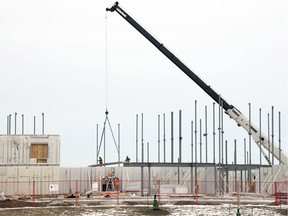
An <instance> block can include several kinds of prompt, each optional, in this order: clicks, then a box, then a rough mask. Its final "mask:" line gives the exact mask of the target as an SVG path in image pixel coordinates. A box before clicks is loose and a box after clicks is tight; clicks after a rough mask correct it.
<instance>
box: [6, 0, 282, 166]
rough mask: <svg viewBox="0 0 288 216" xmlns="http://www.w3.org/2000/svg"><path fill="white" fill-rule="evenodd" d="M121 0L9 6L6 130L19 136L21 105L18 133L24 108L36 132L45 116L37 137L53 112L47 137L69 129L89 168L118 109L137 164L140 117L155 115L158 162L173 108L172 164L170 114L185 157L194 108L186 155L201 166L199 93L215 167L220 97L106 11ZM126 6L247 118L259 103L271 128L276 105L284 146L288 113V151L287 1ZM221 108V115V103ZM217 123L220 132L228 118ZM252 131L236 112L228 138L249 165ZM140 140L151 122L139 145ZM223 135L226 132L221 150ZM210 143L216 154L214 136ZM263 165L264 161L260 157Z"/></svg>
mask: <svg viewBox="0 0 288 216" xmlns="http://www.w3.org/2000/svg"><path fill="white" fill-rule="evenodd" d="M113 3H114V1H110V0H109V1H107V0H105V1H104V0H94V1H90V0H89V1H88V0H87V1H80V0H67V1H64V0H50V1H38V0H35V1H31V0H26V1H22V0H1V1H0V73H1V79H0V90H1V107H0V111H1V112H0V133H1V134H5V133H6V132H7V130H6V127H7V126H6V118H7V115H9V114H12V115H14V113H15V112H17V113H18V124H17V133H21V124H20V122H21V118H20V116H21V114H24V116H25V134H32V133H33V116H36V117H37V131H36V132H37V133H41V130H42V129H41V113H45V133H46V134H59V135H60V136H61V166H87V165H90V164H95V163H96V158H95V157H96V125H97V124H99V138H100V132H101V131H102V129H103V123H104V120H105V109H106V108H108V111H109V115H108V117H109V120H110V123H111V126H112V128H113V132H114V135H115V137H116V139H117V137H118V133H117V132H118V131H117V125H118V124H120V127H121V134H120V140H121V160H124V159H125V157H126V155H129V157H130V158H131V160H132V161H135V158H136V156H135V148H136V147H135V143H136V134H135V133H136V114H139V115H141V113H143V115H144V128H143V131H144V144H145V160H146V145H147V142H149V145H150V161H158V158H157V155H158V154H157V145H158V137H157V135H158V130H157V118H158V115H161V161H163V130H164V129H163V114H164V113H165V114H166V126H165V127H166V161H171V157H170V155H171V152H170V148H171V147H170V143H171V142H170V139H171V135H170V130H171V125H170V121H171V119H170V115H171V114H170V113H171V112H174V123H175V124H174V149H175V151H174V161H176V160H177V159H176V158H177V157H178V143H179V141H178V137H179V132H178V128H179V123H178V121H179V120H178V119H179V117H178V112H179V110H182V137H183V139H182V145H183V147H182V148H183V156H182V161H184V162H190V161H191V160H190V158H191V155H190V152H191V133H190V130H191V129H190V125H191V121H194V115H195V100H197V111H198V113H197V118H198V121H199V122H200V119H202V133H204V126H205V125H204V116H205V115H204V107H205V106H207V110H208V161H209V162H212V159H213V157H212V150H211V149H212V132H213V131H212V129H213V128H212V104H213V101H212V99H211V98H210V97H209V96H207V95H206V93H204V92H203V90H201V89H200V88H199V87H198V86H197V85H196V84H195V83H194V82H193V81H192V80H190V79H189V78H188V77H187V76H186V75H185V74H184V73H183V72H182V71H180V70H179V69H178V68H177V67H176V66H175V65H173V63H171V62H170V61H169V60H168V59H167V58H166V57H165V56H164V55H163V54H162V53H160V52H159V51H158V50H157V49H156V48H155V47H153V45H152V44H150V42H149V41H147V40H146V39H145V38H144V37H143V36H142V35H141V34H140V33H138V32H137V31H136V30H135V29H134V28H133V27H132V26H131V25H130V24H129V23H128V22H126V21H125V20H124V19H123V18H122V17H121V16H119V15H118V14H117V13H116V12H115V13H110V12H109V13H107V18H105V17H106V11H105V8H106V7H108V6H111V5H112V4H113ZM120 5H121V6H122V8H124V9H125V10H126V11H127V12H128V13H129V14H130V15H132V16H133V17H134V18H135V19H136V20H137V21H138V22H139V23H140V24H141V25H143V26H144V27H145V28H146V29H147V30H148V31H149V32H150V33H152V34H153V35H154V36H155V37H156V38H157V39H159V40H160V41H161V43H163V44H164V45H165V46H166V47H167V48H169V49H170V50H171V51H172V52H173V53H174V54H175V55H177V57H178V58H180V59H181V60H182V61H183V62H184V63H185V64H187V66H189V67H190V68H191V69H192V71H193V72H195V73H196V74H197V75H198V76H200V77H201V78H203V80H204V81H205V82H207V83H208V84H209V85H211V86H212V87H213V88H214V89H215V90H216V92H218V93H219V94H221V95H222V96H223V97H224V98H225V99H226V100H227V101H228V102H229V103H230V104H233V105H234V106H235V107H237V108H238V109H239V110H240V111H241V112H242V113H243V114H244V115H246V116H247V117H248V114H249V113H248V103H251V104H252V106H251V107H252V122H253V123H254V124H255V125H257V126H259V108H261V109H262V130H263V131H265V133H266V134H267V130H268V126H267V119H268V117H267V116H268V113H270V117H271V106H274V107H275V113H274V116H275V119H274V121H275V132H274V133H275V142H276V144H277V145H278V140H279V136H278V134H279V126H278V125H279V123H278V122H279V117H278V116H279V114H278V112H279V111H280V112H281V137H280V138H281V143H282V146H283V148H284V151H285V152H288V146H287V144H288V143H287V141H288V139H287V127H288V125H287V122H288V116H287V110H288V95H287V94H288V93H287V92H288V89H287V84H288V80H287V71H288V63H287V62H288V60H287V59H288V43H287V38H288V27H287V26H288V15H287V11H288V6H287V1H285V0H283V1H280V0H279V1H274V0H273V1H272V0H270V1H268V0H261V1H260V0H259V1H255V0H252V1H251V0H249V1H248V0H247V1H232V0H227V1H215V0H204V1H203V0H201V1H200V0H199V1H196V0H195V1H191V0H177V1H174V0H173V1H172V0H171V1H170V0H158V1H150V0H145V1H135V0H122V1H120ZM105 29H107V34H106V30H105ZM106 41H107V50H106ZM106 51H107V59H106ZM106 60H107V67H106ZM106 77H107V79H106ZM106 80H107V86H106ZM106 87H107V88H106ZM106 89H107V91H106ZM106 95H107V97H106ZM106 105H107V106H106ZM216 113H217V116H216V118H218V107H217V112H216ZM270 121H271V119H270ZM139 124H140V119H139ZM216 124H217V127H216V129H217V128H218V119H217V123H216ZM13 125H14V123H13ZM13 125H12V127H13ZM106 129H107V130H108V129H109V127H107V128H106ZM12 132H14V129H13V130H12ZM197 134H198V135H197V136H199V134H200V131H199V126H198V133H197ZM106 135H107V142H106V161H107V162H111V161H117V154H116V152H117V151H116V148H115V146H114V143H113V141H112V139H111V134H110V132H109V131H107V134H106ZM244 138H246V139H247V140H248V135H247V133H246V132H245V131H244V129H242V128H238V127H237V126H236V123H235V122H234V121H233V120H231V119H229V117H228V116H227V115H224V139H225V140H227V142H228V144H229V145H228V146H229V147H228V148H229V151H230V152H232V150H233V147H234V145H233V143H234V139H236V140H237V143H238V145H237V146H238V149H237V151H238V152H239V157H238V161H239V163H243V159H242V156H243V155H244V148H243V140H244ZM140 139H141V137H140V126H139V144H140V143H141V140H140ZM218 140H219V138H218V132H217V136H216V141H217V142H216V145H217V146H218ZM197 142H200V137H198V138H197ZM202 143H203V150H202V151H203V153H204V152H205V140H204V137H202ZM199 144H200V143H198V145H199ZM139 148H140V146H139ZM198 149H199V147H198ZM216 149H217V151H216V153H217V152H218V147H217V148H216ZM252 150H253V155H257V154H258V153H259V149H258V147H257V146H256V144H255V143H252ZM101 155H102V156H103V144H102V148H101ZM232 155H233V154H230V155H229V162H232V161H233V158H232ZM139 158H140V152H139ZM199 158H200V157H199V156H198V160H199ZM202 158H203V161H205V156H204V155H203V156H202ZM217 158H218V153H217ZM262 160H263V161H264V159H262ZM252 162H255V163H256V162H259V157H253V158H252Z"/></svg>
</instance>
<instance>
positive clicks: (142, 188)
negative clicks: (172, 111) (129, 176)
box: [141, 113, 144, 196]
mask: <svg viewBox="0 0 288 216" xmlns="http://www.w3.org/2000/svg"><path fill="white" fill-rule="evenodd" d="M141 142H142V165H141V196H144V192H143V191H144V170H143V169H144V167H143V163H144V139H143V113H141Z"/></svg>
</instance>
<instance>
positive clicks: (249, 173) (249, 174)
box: [248, 103, 252, 192]
mask: <svg viewBox="0 0 288 216" xmlns="http://www.w3.org/2000/svg"><path fill="white" fill-rule="evenodd" d="M248 105H249V131H248V134H249V169H248V182H249V192H252V187H251V183H252V173H251V153H252V150H251V103H248Z"/></svg>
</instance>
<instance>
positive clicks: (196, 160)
mask: <svg viewBox="0 0 288 216" xmlns="http://www.w3.org/2000/svg"><path fill="white" fill-rule="evenodd" d="M194 122H195V136H194V137H195V163H197V162H198V159H197V100H195V120H194Z"/></svg>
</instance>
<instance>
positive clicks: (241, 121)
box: [106, 2, 288, 164]
mask: <svg viewBox="0 0 288 216" xmlns="http://www.w3.org/2000/svg"><path fill="white" fill-rule="evenodd" d="M106 11H110V12H114V11H116V12H117V13H118V14H119V15H120V16H122V17H123V18H124V19H125V20H126V21H127V22H129V23H130V24H131V25H132V26H133V27H134V28H135V29H136V30H137V31H139V32H140V33H141V34H142V35H143V36H144V37H145V38H146V39H147V40H149V41H150V42H151V43H152V44H153V45H154V46H155V47H156V48H157V49H158V50H160V51H161V52H162V53H163V54H164V55H165V56H166V57H167V58H168V59H169V60H170V61H172V62H173V63H174V64H175V65H176V66H177V67H178V68H179V69H181V70H182V71H183V72H184V73H185V74H186V75H187V76H188V77H190V79H192V80H193V81H194V82H195V83H196V84H197V85H198V86H199V87H200V88H202V89H203V90H204V91H205V92H206V93H207V94H208V95H209V96H210V97H211V98H212V99H213V100H214V101H215V102H217V103H218V104H219V102H220V106H222V107H223V109H224V110H225V112H226V114H228V115H229V116H230V117H231V118H232V119H234V120H235V121H236V122H237V124H238V126H241V127H243V128H244V129H245V130H246V131H247V132H248V134H249V133H250V134H251V135H252V137H253V140H254V141H255V142H256V144H257V145H258V146H259V147H261V146H264V147H265V148H266V149H267V150H268V151H269V152H271V153H272V154H273V155H274V156H275V157H276V158H277V159H278V160H279V161H280V162H281V163H282V164H288V157H287V156H286V155H285V153H284V152H283V151H282V150H280V149H278V148H277V147H276V146H275V145H271V144H270V143H269V141H268V138H267V137H266V136H265V135H263V134H261V136H260V133H259V130H258V129H257V127H256V126H254V125H252V124H251V122H249V120H248V119H247V118H246V117H245V116H244V115H242V114H241V112H240V111H239V110H237V109H236V108H235V107H233V106H232V105H231V104H229V103H228V102H227V101H225V100H224V99H223V98H220V95H219V94H217V93H216V92H215V91H214V90H213V89H212V88H211V86H209V85H207V84H206V83H205V82H204V81H203V80H202V79H200V78H199V77H198V76H197V75H196V74H195V73H194V72H193V71H192V70H190V69H189V68H188V67H187V66H186V65H185V64H184V63H183V62H182V61H181V60H180V59H178V58H177V57H176V56H175V55H174V54H173V53H172V52H170V51H169V50H168V49H167V48H166V47H165V46H164V45H163V44H162V43H160V42H159V41H158V40H157V39H156V38H155V37H153V36H152V35H151V34H150V33H149V32H148V31H146V30H145V29H144V28H143V27H142V26H141V25H140V24H139V23H138V22H136V21H135V20H134V19H133V18H132V17H131V16H129V14H127V13H126V12H125V11H124V10H123V9H122V8H121V7H120V6H119V3H118V2H115V4H114V5H113V6H112V7H111V8H106ZM220 99H221V100H220ZM264 156H265V155H264ZM265 158H266V159H267V160H268V157H267V156H265ZM268 162H269V163H270V161H269V160H268Z"/></svg>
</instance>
